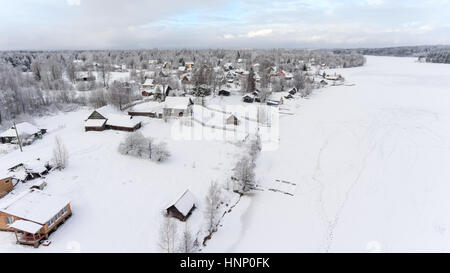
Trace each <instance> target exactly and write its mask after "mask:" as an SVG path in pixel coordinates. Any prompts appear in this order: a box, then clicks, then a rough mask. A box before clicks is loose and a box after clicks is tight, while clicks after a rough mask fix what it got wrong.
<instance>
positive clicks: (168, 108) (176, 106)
mask: <svg viewBox="0 0 450 273" xmlns="http://www.w3.org/2000/svg"><path fill="white" fill-rule="evenodd" d="M193 104H194V102H193V101H192V99H191V98H189V97H166V100H165V101H164V106H163V116H164V117H183V116H190V115H191V113H192V105H193Z"/></svg>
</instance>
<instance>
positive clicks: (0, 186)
mask: <svg viewBox="0 0 450 273" xmlns="http://www.w3.org/2000/svg"><path fill="white" fill-rule="evenodd" d="M13 181H14V179H13V178H12V177H4V178H0V198H2V197H3V196H5V195H7V194H8V193H9V192H10V191H12V190H13V188H14V184H13V183H14V182H13Z"/></svg>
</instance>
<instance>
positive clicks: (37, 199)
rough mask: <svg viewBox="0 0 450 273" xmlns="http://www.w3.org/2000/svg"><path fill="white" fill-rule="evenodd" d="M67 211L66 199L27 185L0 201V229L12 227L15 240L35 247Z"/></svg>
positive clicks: (57, 224)
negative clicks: (22, 189)
mask: <svg viewBox="0 0 450 273" xmlns="http://www.w3.org/2000/svg"><path fill="white" fill-rule="evenodd" d="M71 215H72V210H71V208H70V200H69V199H67V198H65V197H62V196H57V195H52V194H49V193H46V192H43V191H41V190H37V189H28V190H25V191H23V192H20V193H19V194H17V195H14V196H11V197H10V198H8V199H3V200H1V201H0V230H4V231H14V233H15V235H16V240H17V243H18V244H24V245H32V246H34V247H38V246H39V244H40V242H41V241H42V240H44V239H47V238H48V236H49V234H50V233H51V232H53V231H55V230H56V229H57V228H58V227H59V226H60V225H61V224H63V223H64V222H65V221H66V219H67V218H69V217H70V216H71Z"/></svg>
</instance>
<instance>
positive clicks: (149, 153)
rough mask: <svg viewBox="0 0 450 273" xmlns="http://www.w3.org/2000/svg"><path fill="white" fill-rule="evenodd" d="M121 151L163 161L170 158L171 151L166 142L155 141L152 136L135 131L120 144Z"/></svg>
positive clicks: (125, 153)
mask: <svg viewBox="0 0 450 273" xmlns="http://www.w3.org/2000/svg"><path fill="white" fill-rule="evenodd" d="M119 153H121V154H123V155H131V156H135V157H140V158H149V159H151V160H154V161H157V162H162V161H165V160H166V159H168V158H169V156H170V152H169V150H168V149H167V144H166V143H165V142H160V143H156V144H155V143H154V141H153V139H152V138H150V137H145V136H144V135H143V134H142V133H141V132H134V133H131V134H129V135H127V136H126V137H125V140H124V141H123V142H122V143H120V144H119Z"/></svg>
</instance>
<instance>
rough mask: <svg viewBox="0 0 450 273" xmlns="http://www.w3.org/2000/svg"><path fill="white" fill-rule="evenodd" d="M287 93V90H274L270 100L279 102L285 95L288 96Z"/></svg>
mask: <svg viewBox="0 0 450 273" xmlns="http://www.w3.org/2000/svg"><path fill="white" fill-rule="evenodd" d="M287 95H288V93H287V92H273V93H271V94H270V96H269V100H271V101H277V102H279V101H281V100H282V99H283V97H284V96H287Z"/></svg>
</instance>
